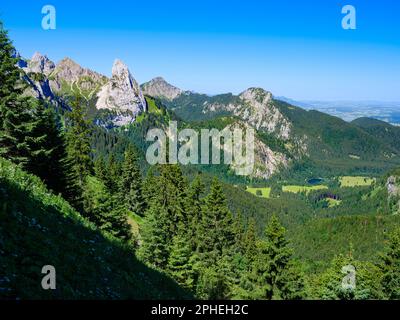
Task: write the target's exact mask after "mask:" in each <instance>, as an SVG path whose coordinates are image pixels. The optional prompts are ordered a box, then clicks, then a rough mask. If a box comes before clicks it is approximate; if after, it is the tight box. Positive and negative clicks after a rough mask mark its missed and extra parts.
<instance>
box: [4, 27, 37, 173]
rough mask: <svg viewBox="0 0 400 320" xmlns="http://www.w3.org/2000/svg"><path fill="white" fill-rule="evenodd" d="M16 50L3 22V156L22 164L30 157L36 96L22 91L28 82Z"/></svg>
mask: <svg viewBox="0 0 400 320" xmlns="http://www.w3.org/2000/svg"><path fill="white" fill-rule="evenodd" d="M17 62H18V58H16V57H15V49H14V47H13V45H12V43H11V41H10V40H9V38H8V35H7V32H6V31H5V30H4V29H3V26H2V24H1V23H0V156H1V157H4V158H7V159H9V160H11V161H13V162H14V163H16V164H19V165H21V166H24V165H26V163H27V162H28V160H29V145H28V143H27V141H26V138H27V137H28V136H29V135H30V129H31V124H32V122H33V117H32V99H30V98H28V97H24V96H23V95H22V94H23V92H24V90H25V88H26V83H24V82H23V81H22V71H21V69H19V68H18V67H17V66H16V64H17Z"/></svg>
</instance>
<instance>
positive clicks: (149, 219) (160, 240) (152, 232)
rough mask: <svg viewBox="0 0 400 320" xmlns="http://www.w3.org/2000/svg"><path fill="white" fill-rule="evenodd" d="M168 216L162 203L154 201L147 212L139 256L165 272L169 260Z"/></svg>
mask: <svg viewBox="0 0 400 320" xmlns="http://www.w3.org/2000/svg"><path fill="white" fill-rule="evenodd" d="M168 225H169V221H168V214H167V212H166V209H165V208H164V207H163V206H162V204H161V203H159V202H157V201H153V202H152V203H151V205H150V207H149V209H148V210H147V212H146V216H145V220H144V223H143V227H142V233H141V235H142V245H141V247H140V249H139V256H140V257H141V259H142V260H143V261H145V262H147V263H148V264H150V265H152V266H154V267H156V268H159V269H162V270H165V269H166V267H167V263H168V258H169V250H170V248H169V238H170V233H169V232H170V230H168Z"/></svg>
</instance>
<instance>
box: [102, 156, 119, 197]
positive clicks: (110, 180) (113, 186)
mask: <svg viewBox="0 0 400 320" xmlns="http://www.w3.org/2000/svg"><path fill="white" fill-rule="evenodd" d="M106 169H107V177H106V180H105V184H106V187H107V188H108V190H109V191H110V192H111V193H112V194H113V195H116V194H118V191H119V180H120V178H121V171H122V169H121V164H120V163H119V161H117V159H116V157H115V155H114V153H111V154H110V156H109V158H108V163H107V168H106Z"/></svg>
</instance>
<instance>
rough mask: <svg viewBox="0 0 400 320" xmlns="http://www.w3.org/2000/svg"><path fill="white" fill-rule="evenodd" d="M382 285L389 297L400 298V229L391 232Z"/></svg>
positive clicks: (382, 263)
mask: <svg viewBox="0 0 400 320" xmlns="http://www.w3.org/2000/svg"><path fill="white" fill-rule="evenodd" d="M380 268H381V270H382V287H383V292H384V294H385V296H386V298H388V299H396V300H399V299H400V229H396V230H395V231H393V233H391V235H390V238H389V241H388V243H387V245H386V248H385V251H384V254H383V255H382V262H381V266H380Z"/></svg>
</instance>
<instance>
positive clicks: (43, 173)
mask: <svg viewBox="0 0 400 320" xmlns="http://www.w3.org/2000/svg"><path fill="white" fill-rule="evenodd" d="M34 119H35V121H34V122H33V123H32V124H31V130H30V136H29V137H27V139H26V140H27V144H28V146H29V161H28V163H27V164H26V169H27V170H28V171H30V172H32V173H33V174H35V175H37V176H39V177H40V178H42V179H43V181H44V182H45V183H46V184H47V186H48V187H49V188H50V189H52V190H53V191H55V192H58V193H62V194H65V193H66V190H65V185H66V184H67V183H68V181H67V174H68V170H69V169H68V166H67V163H66V148H65V142H64V139H63V137H62V135H61V132H60V130H59V128H58V125H57V120H56V115H55V113H54V111H53V109H52V108H51V107H50V106H46V105H45V102H44V101H42V100H38V101H37V105H36V107H35V109H34Z"/></svg>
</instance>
